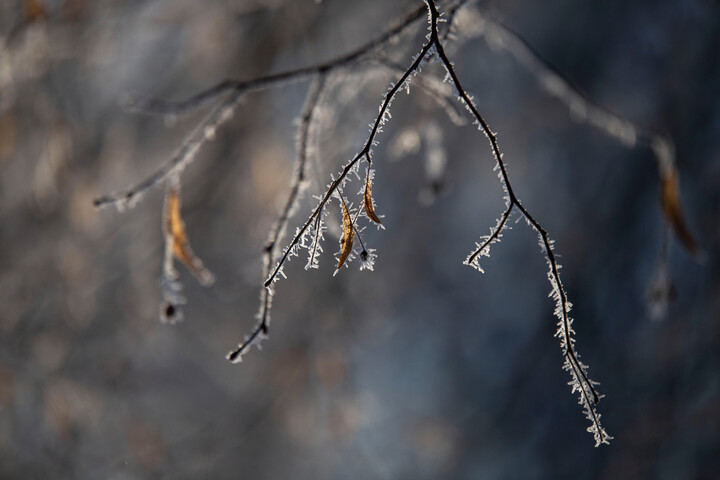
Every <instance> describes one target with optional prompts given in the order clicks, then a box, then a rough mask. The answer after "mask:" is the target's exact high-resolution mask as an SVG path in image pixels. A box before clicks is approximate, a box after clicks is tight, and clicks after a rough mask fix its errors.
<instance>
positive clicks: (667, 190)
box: [660, 169, 700, 255]
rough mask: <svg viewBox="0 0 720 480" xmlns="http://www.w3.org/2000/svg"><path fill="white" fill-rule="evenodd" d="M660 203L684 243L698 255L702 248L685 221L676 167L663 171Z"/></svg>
mask: <svg viewBox="0 0 720 480" xmlns="http://www.w3.org/2000/svg"><path fill="white" fill-rule="evenodd" d="M660 203H661V205H662V210H663V214H664V215H665V219H666V220H667V222H668V223H669V224H670V226H671V227H672V229H673V231H674V232H675V234H676V235H677V236H678V238H679V239H680V241H681V242H682V244H683V245H684V246H685V248H686V249H687V250H688V251H689V252H690V253H691V254H693V255H697V254H698V253H699V250H700V249H699V247H698V244H697V242H696V241H695V238H693V236H692V234H691V233H690V230H689V229H688V227H687V224H686V223H685V217H684V216H683V213H682V207H681V206H680V188H679V186H678V175H677V172H676V170H675V169H668V170H667V171H665V172H663V173H662V178H661V179H660Z"/></svg>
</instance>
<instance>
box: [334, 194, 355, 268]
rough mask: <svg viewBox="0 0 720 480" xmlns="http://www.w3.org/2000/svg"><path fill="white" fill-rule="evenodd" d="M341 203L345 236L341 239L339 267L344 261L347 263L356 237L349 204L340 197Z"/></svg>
mask: <svg viewBox="0 0 720 480" xmlns="http://www.w3.org/2000/svg"><path fill="white" fill-rule="evenodd" d="M340 204H341V205H342V215H343V221H342V226H343V236H342V240H340V246H341V250H340V259H339V260H338V265H337V268H338V269H339V268H340V267H342V266H343V263H345V260H347V258H348V257H349V256H350V252H352V247H353V240H354V239H355V230H354V229H353V224H352V223H353V222H352V219H351V218H350V212H349V211H348V208H347V205H345V200H343V199H342V197H340Z"/></svg>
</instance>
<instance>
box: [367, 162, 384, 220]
mask: <svg viewBox="0 0 720 480" xmlns="http://www.w3.org/2000/svg"><path fill="white" fill-rule="evenodd" d="M363 204H364V205H365V213H367V216H368V217H369V218H370V219H371V220H372V221H373V222H375V223H380V224H382V222H381V221H380V219H379V218H378V216H377V215H376V214H375V208H374V207H373V199H372V177H371V175H370V172H368V175H367V179H366V180H365V193H363Z"/></svg>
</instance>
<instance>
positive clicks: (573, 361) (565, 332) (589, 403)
mask: <svg viewBox="0 0 720 480" xmlns="http://www.w3.org/2000/svg"><path fill="white" fill-rule="evenodd" d="M425 3H426V4H427V5H428V9H429V10H430V22H431V28H430V41H431V43H433V45H434V47H435V49H436V52H437V55H438V57H439V58H440V61H441V62H442V64H443V66H444V67H445V69H446V70H447V73H448V76H449V78H450V80H451V82H452V84H453V85H454V86H455V88H456V89H457V93H458V95H459V97H460V99H461V100H462V102H463V103H464V104H465V106H466V107H467V109H468V110H469V111H470V112H471V114H472V115H473V117H474V118H475V120H476V123H477V124H478V127H479V128H480V130H481V131H482V132H483V133H484V134H485V136H486V137H487V139H488V141H489V142H490V147H491V149H492V151H493V155H494V156H495V160H496V162H497V167H498V168H499V170H500V179H501V181H502V183H503V186H504V188H505V191H506V193H507V197H506V205H507V210H506V211H505V213H503V216H502V217H501V220H500V222H499V223H498V227H497V228H496V229H495V231H494V232H493V234H492V235H491V240H489V241H490V242H491V241H492V238H497V235H498V234H499V232H500V231H501V230H502V227H503V226H504V224H505V222H506V220H507V217H508V216H509V215H510V212H511V210H512V208H513V206H515V207H517V208H518V210H519V211H520V212H521V213H522V215H523V217H524V218H525V219H526V220H527V222H528V223H529V224H530V225H532V227H533V228H534V229H535V230H536V231H537V232H538V236H539V237H540V242H541V246H542V247H543V249H544V253H545V257H546V260H547V263H548V266H549V272H548V278H549V280H550V284H551V285H552V291H551V296H552V297H553V298H554V299H555V301H556V309H555V315H556V316H557V317H558V318H559V320H560V321H559V322H558V332H557V334H556V335H557V336H559V337H560V346H561V348H562V350H563V355H564V357H565V367H564V368H565V369H566V370H568V371H569V372H570V375H571V377H572V382H571V386H572V391H573V393H575V392H579V393H580V403H581V404H582V405H583V406H584V408H585V413H586V415H587V417H588V419H589V420H590V423H591V425H590V427H589V428H588V431H590V432H591V433H592V434H593V436H594V438H595V446H598V445H600V444H602V443H609V440H610V439H611V438H612V437H610V436H609V435H608V434H607V433H606V432H605V429H604V428H603V427H602V425H601V424H600V415H599V414H598V413H597V411H596V410H595V405H596V404H597V403H598V401H599V400H600V395H599V394H598V393H597V391H596V390H595V387H594V384H595V382H593V381H592V380H590V379H589V378H588V376H587V366H585V365H583V364H582V363H581V362H580V360H579V357H578V354H577V352H576V351H575V348H574V343H575V340H574V338H573V337H572V334H573V330H572V319H571V318H570V316H569V311H570V303H569V302H568V300H567V295H566V293H565V290H564V288H563V286H562V282H561V280H560V274H559V267H558V264H557V261H556V259H555V254H554V253H553V248H552V242H551V240H550V238H549V236H548V234H547V232H546V231H545V229H544V228H543V227H542V225H540V223H539V222H538V221H537V220H536V219H535V218H534V217H533V216H532V215H531V214H530V213H529V212H528V211H527V209H526V208H525V207H524V206H523V205H522V203H520V200H519V199H518V198H517V196H516V195H515V192H514V191H513V188H512V185H511V183H510V178H509V176H508V172H507V167H506V164H505V162H504V160H503V158H502V153H501V151H500V147H499V145H498V141H497V137H496V136H495V134H494V133H493V132H492V130H491V129H490V127H489V126H488V124H487V122H486V121H485V119H484V118H483V117H482V115H480V112H479V111H478V110H477V108H476V107H475V105H474V103H473V101H472V98H471V97H470V95H469V94H468V93H467V91H466V90H465V89H464V88H463V86H462V84H461V83H460V80H459V78H458V76H457V74H456V73H455V68H454V66H453V64H452V63H451V62H450V60H449V59H448V57H447V55H446V54H445V50H444V48H443V45H442V42H441V41H440V39H439V36H438V30H437V21H438V18H439V13H438V10H437V7H436V5H435V2H434V0H425ZM486 246H487V245H486ZM482 250H483V248H480V249H479V250H478V252H481V251H482ZM471 256H472V255H471Z"/></svg>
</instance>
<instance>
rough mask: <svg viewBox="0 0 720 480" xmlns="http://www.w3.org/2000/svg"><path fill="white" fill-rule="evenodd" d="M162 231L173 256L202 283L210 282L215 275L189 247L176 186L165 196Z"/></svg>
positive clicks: (213, 279) (208, 283) (207, 283)
mask: <svg viewBox="0 0 720 480" xmlns="http://www.w3.org/2000/svg"><path fill="white" fill-rule="evenodd" d="M163 232H164V233H165V238H166V242H172V253H173V256H175V258H177V259H178V260H180V261H181V262H182V263H183V264H184V265H185V266H186V267H187V268H188V270H190V273H192V274H193V275H194V276H195V278H197V279H198V281H199V282H200V283H201V284H202V285H206V286H207V285H210V284H212V283H213V282H214V281H215V277H214V276H213V274H212V273H211V272H210V271H209V270H208V269H207V268H205V265H203V262H202V261H201V260H200V259H199V258H198V257H197V256H196V255H195V253H193V251H192V248H190V241H189V240H188V238H187V234H186V233H185V223H184V222H183V219H182V217H181V216H180V192H179V189H178V188H177V187H176V186H171V187H170V188H169V189H168V193H167V196H166V197H165V210H164V212H163Z"/></svg>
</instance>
